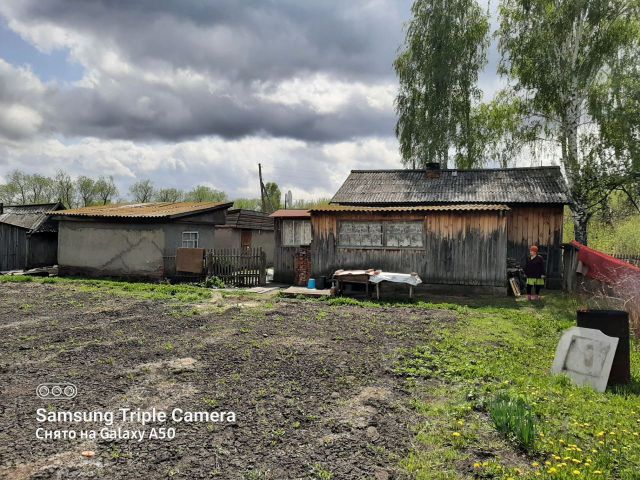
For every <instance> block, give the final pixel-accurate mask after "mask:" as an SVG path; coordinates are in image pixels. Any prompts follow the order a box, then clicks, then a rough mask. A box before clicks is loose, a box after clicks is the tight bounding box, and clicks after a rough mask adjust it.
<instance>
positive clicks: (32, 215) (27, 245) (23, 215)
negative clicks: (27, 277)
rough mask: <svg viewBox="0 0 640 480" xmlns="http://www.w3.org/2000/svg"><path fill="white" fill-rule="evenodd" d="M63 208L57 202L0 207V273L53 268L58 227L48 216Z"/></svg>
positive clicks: (55, 260) (56, 249) (55, 258)
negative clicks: (50, 266) (51, 266)
mask: <svg viewBox="0 0 640 480" xmlns="http://www.w3.org/2000/svg"><path fill="white" fill-rule="evenodd" d="M62 209H64V206H63V205H62V204H61V203H58V202H56V203H40V204H31V205H4V206H3V205H2V204H0V271H6V270H23V269H28V268H35V267H45V266H49V265H55V264H56V262H57V253H58V224H57V222H55V221H52V220H51V219H50V218H49V214H50V213H51V212H55V211H59V210H62Z"/></svg>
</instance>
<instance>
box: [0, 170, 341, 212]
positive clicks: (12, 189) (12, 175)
mask: <svg viewBox="0 0 640 480" xmlns="http://www.w3.org/2000/svg"><path fill="white" fill-rule="evenodd" d="M265 187H266V189H267V192H268V202H267V205H265V208H266V211H267V212H269V213H270V212H273V211H275V210H277V209H279V208H282V201H281V198H282V194H281V192H280V188H279V187H278V185H277V184H276V183H275V182H268V183H267V184H266V185H265ZM128 193H129V198H130V200H129V201H133V202H135V203H147V202H226V201H229V198H228V196H227V194H226V193H225V192H223V191H221V190H216V189H215V188H211V187H209V186H207V185H197V186H195V187H194V188H192V189H191V190H188V191H185V190H181V189H178V188H159V187H157V186H156V185H154V183H153V182H152V181H151V180H149V179H142V180H139V181H137V182H135V183H134V184H133V185H131V186H130V187H129V191H128ZM119 194H120V192H119V191H118V187H117V186H116V184H115V182H114V180H113V177H112V176H99V177H98V178H91V177H88V176H85V175H80V176H78V177H76V178H72V177H71V175H69V174H68V173H67V172H65V171H64V170H58V171H57V172H56V174H55V175H54V176H52V177H47V176H44V175H40V174H37V173H34V174H28V173H25V172H23V171H21V170H13V171H11V172H9V174H8V176H7V179H6V183H4V184H0V203H4V204H5V205H24V204H30V203H52V202H57V201H59V202H61V203H62V204H64V206H65V207H67V208H76V207H88V206H93V205H106V204H108V203H116V202H122V203H125V202H127V200H125V199H122V198H119ZM328 202H329V200H328V199H320V200H298V201H297V202H294V204H293V205H292V208H311V207H313V206H316V205H319V204H325V203H328ZM233 206H234V208H244V209H247V210H256V211H261V210H262V200H261V199H260V198H238V199H236V200H235V201H234V204H233Z"/></svg>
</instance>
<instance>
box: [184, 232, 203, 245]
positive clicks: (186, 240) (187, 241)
mask: <svg viewBox="0 0 640 480" xmlns="http://www.w3.org/2000/svg"><path fill="white" fill-rule="evenodd" d="M185 235H195V237H189V238H185ZM199 243H200V232H198V231H197V230H190V231H186V232H182V248H198V245H199Z"/></svg>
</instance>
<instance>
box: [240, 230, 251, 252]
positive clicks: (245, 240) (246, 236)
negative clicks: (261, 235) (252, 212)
mask: <svg viewBox="0 0 640 480" xmlns="http://www.w3.org/2000/svg"><path fill="white" fill-rule="evenodd" d="M240 246H241V247H242V250H243V251H244V250H250V249H251V230H242V231H241V235H240Z"/></svg>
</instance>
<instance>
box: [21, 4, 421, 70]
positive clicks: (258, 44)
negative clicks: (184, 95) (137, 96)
mask: <svg viewBox="0 0 640 480" xmlns="http://www.w3.org/2000/svg"><path fill="white" fill-rule="evenodd" d="M409 6H410V2H409V0H400V1H398V0H360V1H344V0H313V1H311V0H242V1H238V0H216V1H208V2H203V1H201V0H187V1H175V0H174V1H167V0H137V1H127V2H121V1H108V0H82V1H69V0H48V1H46V2H42V1H41V0H20V1H19V2H16V5H15V7H14V8H13V10H12V11H13V12H14V14H16V15H18V16H19V17H20V18H21V19H24V20H28V21H30V22H39V21H40V22H50V23H53V24H55V25H58V26H60V27H63V28H66V29H69V30H72V31H75V32H80V33H81V34H84V35H87V36H92V37H95V38H98V39H100V41H102V42H110V43H112V44H113V45H115V46H117V48H118V50H119V51H120V52H121V53H122V54H123V55H124V56H125V57H126V58H127V59H128V60H130V61H132V62H137V63H138V64H142V65H144V64H150V63H153V62H157V61H160V62H168V63H170V64H171V65H173V66H174V67H176V68H191V69H194V70H197V71H202V72H205V71H206V72H215V73H221V74H223V75H224V76H225V77H226V78H228V79H231V80H234V81H252V80H256V79H260V80H267V79H282V78H287V77H290V76H293V75H296V74H300V73H303V72H325V73H332V74H335V75H338V76H342V77H345V78H354V77H357V78H370V77H374V78H378V77H381V76H383V77H391V76H392V68H391V63H392V61H393V58H394V55H395V53H396V50H397V48H398V46H399V45H400V43H401V41H402V22H403V21H404V20H406V19H407V17H408V14H409Z"/></svg>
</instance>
